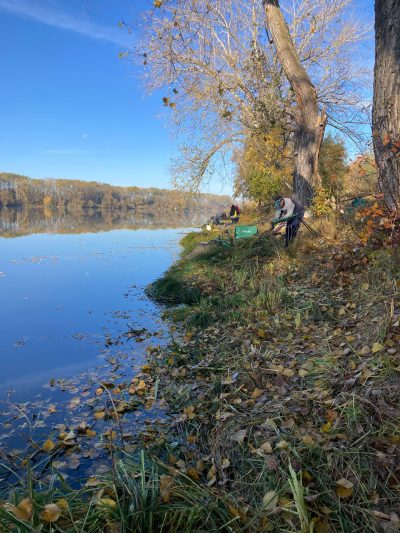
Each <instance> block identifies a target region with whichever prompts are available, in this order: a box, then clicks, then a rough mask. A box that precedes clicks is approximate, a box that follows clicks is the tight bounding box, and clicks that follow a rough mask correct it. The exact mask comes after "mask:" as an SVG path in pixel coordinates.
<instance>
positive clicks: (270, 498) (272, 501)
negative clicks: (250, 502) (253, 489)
mask: <svg viewBox="0 0 400 533" xmlns="http://www.w3.org/2000/svg"><path fill="white" fill-rule="evenodd" d="M277 503H278V495H277V493H276V492H275V491H274V490H270V491H269V492H267V493H266V494H265V495H264V497H263V507H264V509H265V510H266V511H271V510H272V509H275V507H276V506H277Z"/></svg>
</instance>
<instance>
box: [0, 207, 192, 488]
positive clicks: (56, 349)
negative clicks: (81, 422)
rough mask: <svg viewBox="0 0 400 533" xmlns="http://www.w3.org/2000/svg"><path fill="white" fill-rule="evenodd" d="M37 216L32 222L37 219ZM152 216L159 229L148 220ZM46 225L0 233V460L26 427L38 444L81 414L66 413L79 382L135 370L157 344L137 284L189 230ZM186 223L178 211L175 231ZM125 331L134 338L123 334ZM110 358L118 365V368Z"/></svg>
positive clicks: (150, 306) (155, 326)
mask: <svg viewBox="0 0 400 533" xmlns="http://www.w3.org/2000/svg"><path fill="white" fill-rule="evenodd" d="M35 216H36V222H37V219H38V217H39V219H40V215H38V214H37V213H36V215H35ZM7 217H8V218H9V217H10V214H9V213H8V214H7ZM48 218H49V217H48ZM83 218H84V217H83ZM72 219H73V217H72ZM24 221H25V226H26V219H25V218H24ZM152 221H153V222H152V223H151V227H153V228H154V227H156V228H157V225H156V224H155V223H154V216H153V217H152ZM14 222H15V221H14ZM51 222H52V221H51V219H50V221H49V220H47V225H46V223H43V224H40V231H42V232H43V231H46V230H47V231H58V232H59V233H50V232H49V233H34V234H28V235H23V236H17V235H21V234H23V233H27V231H25V230H24V229H23V228H22V227H21V224H15V223H14V224H11V225H10V224H9V220H8V221H7V222H4V219H3V224H4V227H3V234H1V231H0V299H1V305H0V365H1V373H0V402H1V403H0V422H1V423H2V430H1V435H0V452H3V455H5V456H6V455H7V454H8V453H9V450H11V449H14V452H13V453H14V455H15V456H17V457H22V455H23V453H27V450H28V448H27V444H26V443H25V442H24V438H28V433H29V438H30V439H31V438H32V434H33V435H34V438H35V440H36V442H40V441H41V440H43V439H44V438H46V437H47V435H49V434H50V433H51V431H53V430H54V426H55V425H56V424H57V423H58V424H60V423H65V424H66V426H67V427H69V426H70V425H72V423H73V422H75V423H76V422H77V421H78V418H79V416H77V412H75V413H73V414H71V412H70V409H69V402H71V398H72V397H76V396H77V395H78V397H79V394H80V393H82V391H84V390H86V389H84V388H83V386H82V384H85V385H86V384H87V382H88V381H90V383H93V384H94V386H96V382H98V381H100V380H101V379H110V376H111V375H112V379H113V380H117V379H118V378H119V377H123V376H124V377H126V376H127V375H128V377H129V374H132V376H133V375H134V372H135V369H136V368H137V367H138V366H140V365H141V364H143V361H144V357H145V351H146V348H147V346H149V344H151V343H153V344H154V343H158V344H159V343H160V342H165V339H166V338H167V337H168V335H167V332H166V329H167V327H166V325H165V324H164V323H163V322H162V320H161V318H160V314H161V309H160V308H159V307H158V306H157V305H156V304H155V303H153V302H152V301H150V300H149V299H148V298H147V297H146V295H145V293H144V289H145V287H146V286H147V285H148V284H149V283H150V282H152V281H154V280H155V279H156V278H157V277H159V276H160V275H161V274H162V273H163V272H164V271H165V270H166V269H167V268H168V267H169V266H170V265H171V263H172V262H173V261H174V260H175V259H176V258H177V256H178V254H179V244H178V243H179V239H180V238H181V237H182V233H183V232H185V231H188V230H184V229H182V228H174V229H165V228H159V229H137V228H138V226H140V221H138V220H137V219H135V223H134V227H135V228H136V229H134V230H133V229H113V227H114V226H113V225H112V224H111V225H110V221H107V224H106V225H104V224H103V225H102V224H101V223H100V224H98V223H97V224H96V225H94V230H95V231H96V233H90V223H88V221H87V220H85V221H84V222H85V225H84V230H85V233H71V232H72V231H73V232H76V231H79V227H78V228H77V227H76V225H75V227H73V228H71V227H70V223H71V219H69V223H68V224H69V225H68V224H61V226H60V224H59V223H57V225H56V226H57V227H56V230H54V224H53V225H52V223H51ZM53 222H54V221H53ZM189 222H190V221H189V220H188V219H187V217H186V218H185V220H183V221H182V225H183V227H184V226H185V225H186V226H187V225H188V223H189ZM196 223H198V219H196V220H195V219H193V222H192V224H193V225H195V224H196ZM177 224H178V225H179V220H178V221H177ZM122 225H123V224H122ZM125 225H126V226H128V227H129V226H130V223H129V222H128V223H126V224H125ZM144 225H147V226H148V223H147V224H146V223H145V222H144ZM160 225H162V222H161V221H160ZM28 226H29V225H28ZM28 226H26V227H28ZM88 226H89V227H88ZM116 226H117V228H118V227H119V226H121V220H120V219H118V224H116ZM0 227H1V212H0ZM68 228H70V229H68ZM106 230H107V231H106ZM5 234H6V237H5V236H4V235H5ZM13 235H14V236H13ZM132 330H134V331H135V334H134V336H132V335H129V334H128V332H129V331H131V332H132ZM163 339H164V341H163ZM110 358H111V360H112V363H113V366H112V367H110V365H109V364H108V363H107V361H109V360H110ZM118 358H119V360H120V361H123V363H118V364H117V363H116V362H115V361H116V359H118ZM116 366H117V367H118V370H116ZM55 383H58V384H60V383H61V385H62V386H61V387H60V386H58V387H54V384H55ZM81 400H82V402H83V397H81ZM76 401H78V400H76ZM81 405H82V404H81ZM49 406H50V407H49ZM52 406H56V407H54V409H53V410H52ZM75 407H76V406H75ZM53 411H55V412H53ZM78 411H79V410H78ZM21 412H22V414H21ZM49 413H52V416H51V417H50V416H49ZM82 416H83V415H82ZM135 416H136V419H138V418H140V416H139V415H138V414H137V413H136V414H135ZM71 417H72V421H71ZM74 417H75V418H74ZM81 418H82V417H81ZM68 420H69V421H68ZM32 426H33V429H32ZM28 429H29V432H28ZM32 431H33V433H32ZM15 449H16V450H15ZM93 457H94V456H93ZM93 457H92V458H93ZM0 459H1V457H0ZM78 464H79V463H78ZM75 469H76V468H75ZM4 479H5V477H4ZM1 481H2V479H1V469H0V485H1Z"/></svg>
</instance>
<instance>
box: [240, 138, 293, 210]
mask: <svg viewBox="0 0 400 533" xmlns="http://www.w3.org/2000/svg"><path fill="white" fill-rule="evenodd" d="M234 162H235V165H236V176H235V194H236V195H238V196H239V195H241V196H243V197H245V198H248V199H250V200H254V201H256V202H258V203H259V204H260V205H261V204H264V203H269V202H270V201H271V196H272V195H273V194H276V193H279V192H281V191H282V190H283V189H285V188H286V184H287V183H288V182H290V181H291V177H292V171H293V157H292V149H291V146H289V145H288V143H287V140H286V138H285V134H284V131H283V130H282V129H280V128H275V129H273V130H272V131H271V132H270V133H268V134H265V135H263V136H259V137H258V136H257V137H250V138H249V139H247V141H246V142H245V143H244V146H243V147H242V148H241V149H238V150H237V151H236V152H235V155H234Z"/></svg>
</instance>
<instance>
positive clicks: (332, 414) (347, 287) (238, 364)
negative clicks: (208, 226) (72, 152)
mask: <svg viewBox="0 0 400 533" xmlns="http://www.w3.org/2000/svg"><path fill="white" fill-rule="evenodd" d="M313 226H314V228H315V229H317V230H319V231H320V232H321V233H323V234H324V236H323V237H322V236H319V237H315V236H314V235H312V234H310V233H308V232H306V231H304V228H302V232H301V237H300V239H299V241H298V243H297V244H296V245H295V246H294V247H293V248H292V249H291V250H289V252H288V253H287V252H286V251H285V250H284V249H283V246H282V242H280V241H279V239H278V240H277V239H274V238H272V237H271V236H270V235H268V234H261V235H259V236H257V237H254V238H251V239H245V240H242V241H236V242H235V244H234V246H232V247H229V248H224V247H221V246H216V245H213V244H210V245H209V246H206V245H205V244H204V243H205V242H206V241H207V240H213V239H214V238H215V235H214V234H207V233H196V234H190V235H187V236H186V237H185V238H184V240H183V246H184V252H183V256H182V259H181V260H180V261H178V262H177V263H176V264H175V265H174V266H173V267H172V268H171V269H170V270H169V271H168V272H167V273H166V274H165V275H164V277H163V278H162V279H160V280H157V281H156V282H155V283H154V284H153V285H152V286H151V287H150V288H149V293H150V294H151V295H152V296H153V297H154V298H156V299H158V300H160V301H162V302H164V303H167V304H168V306H167V310H166V314H167V315H168V317H169V318H171V319H172V320H173V321H174V322H176V327H172V328H171V337H172V338H171V343H170V345H169V346H168V347H167V348H163V347H159V346H154V347H152V349H151V350H150V353H149V357H148V365H146V366H147V369H146V372H148V375H149V380H150V376H151V381H152V383H155V384H156V385H155V387H154V388H155V390H152V395H153V396H154V397H157V398H158V399H161V401H162V403H163V404H164V405H165V408H166V409H167V411H168V413H169V416H170V418H169V420H168V422H167V423H166V424H164V425H159V426H152V427H149V428H147V429H145V430H144V431H143V432H142V434H141V435H138V438H137V445H136V447H135V448H134V449H133V450H131V451H130V452H129V453H127V452H123V451H121V450H118V449H117V447H115V450H114V451H113V457H114V460H113V469H112V472H110V473H109V474H108V475H107V476H105V477H104V478H102V479H97V480H89V483H87V484H86V486H85V488H84V489H82V490H81V491H79V492H76V491H72V490H70V489H69V488H68V487H67V486H66V484H65V483H63V482H62V480H60V479H57V477H56V476H55V477H54V481H53V485H51V486H50V487H49V486H48V485H46V486H43V490H42V487H41V486H40V485H39V486H36V485H35V486H34V487H33V486H32V485H29V487H28V490H25V491H23V490H20V491H16V494H15V495H14V497H13V498H14V499H13V500H12V501H11V500H9V501H8V502H7V503H3V505H2V506H1V507H0V530H1V531H3V530H4V531H21V532H22V531H23V532H25V531H37V530H38V529H37V528H38V527H42V529H40V530H41V531H63V532H67V531H68V532H69V531H75V532H77V531H79V532H81V531H82V532H86V531H87V532H91V531H95V530H97V531H109V532H125V531H126V532H131V531H138V532H156V531H164V532H173V531H174V532H175V531H183V532H192V531H193V532H195V531H196V532H200V531H243V532H252V531H254V532H261V531H271V532H303V533H305V532H309V533H311V532H316V533H327V532H336V531H341V532H360V533H361V532H371V533H372V532H376V531H382V532H383V531H385V532H389V531H397V530H398V529H399V519H398V515H399V514H400V501H399V490H400V464H399V458H398V457H399V454H398V445H399V443H400V426H399V421H400V412H399V372H400V360H399V348H398V346H399V340H400V326H399V321H400V315H399V313H400V310H399V304H400V298H399V285H400V272H399V264H400V256H399V254H398V251H397V250H396V249H393V248H379V249H369V248H368V247H365V246H363V245H361V243H360V241H359V239H358V238H357V236H356V235H355V233H354V232H353V231H352V229H351V228H350V226H346V225H345V224H344V223H343V222H335V221H332V220H328V219H322V220H319V221H314V222H313ZM201 243H203V244H201ZM176 331H178V332H179V334H178V333H177V332H176ZM146 379H147V378H146ZM24 502H25V503H24ZM31 504H32V505H33V507H32V508H31V507H30V505H31ZM46 505H55V506H56V508H53V511H56V514H58V518H57V520H56V521H54V522H49V521H48V520H46V514H45V515H44V514H43V513H44V512H45V511H46ZM51 509H52V508H51V507H50V511H51ZM24 513H25V515H24ZM50 517H51V514H50ZM47 518H49V516H47ZM1 527H3V528H5V529H3V530H2V529H1ZM7 528H8V529H7ZM12 528H14V529H12Z"/></svg>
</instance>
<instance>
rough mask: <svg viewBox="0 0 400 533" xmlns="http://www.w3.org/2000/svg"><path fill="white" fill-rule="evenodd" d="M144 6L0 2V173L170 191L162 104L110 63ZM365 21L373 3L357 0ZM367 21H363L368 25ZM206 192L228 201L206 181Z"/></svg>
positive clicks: (141, 2)
mask: <svg viewBox="0 0 400 533" xmlns="http://www.w3.org/2000/svg"><path fill="white" fill-rule="evenodd" d="M151 3H152V2H151V0H0V29H1V31H0V49H1V50H2V53H1V55H0V69H1V70H0V72H1V76H0V117H1V127H0V171H8V172H15V173H20V174H25V175H28V176H31V177H38V178H39V177H60V178H75V179H84V180H96V181H103V182H108V183H113V184H116V185H137V186H155V187H169V186H170V177H169V171H168V166H169V162H170V160H171V158H172V157H173V156H174V155H175V154H176V151H177V142H176V140H175V139H174V138H173V137H172V135H171V132H170V131H169V130H168V128H167V127H166V126H165V120H163V119H160V115H162V114H163V106H162V102H161V97H160V96H158V97H155V96H153V97H150V96H147V95H146V92H145V89H144V87H143V84H142V82H141V80H140V77H139V72H138V71H137V70H136V69H137V67H135V66H134V65H132V64H131V63H129V62H128V61H126V60H121V59H119V58H118V53H119V52H120V51H124V50H126V49H128V48H129V47H130V46H131V45H132V44H133V40H134V37H133V36H132V35H131V36H129V35H128V34H127V32H126V31H124V30H122V29H121V28H119V27H118V22H119V21H120V20H121V19H122V18H123V19H124V20H126V21H129V22H131V21H135V20H138V18H139V16H140V13H141V11H143V10H144V9H145V8H146V7H148V6H149V5H151ZM355 4H358V7H363V8H364V9H362V10H361V12H363V13H364V16H366V17H367V18H368V19H370V20H371V19H372V8H373V2H372V0H356V1H355ZM370 17H371V18H370ZM210 190H212V191H213V192H217V193H222V192H229V190H230V189H229V187H228V186H227V184H224V185H222V184H221V183H219V182H218V181H214V182H213V183H212V185H211V187H210Z"/></svg>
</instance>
